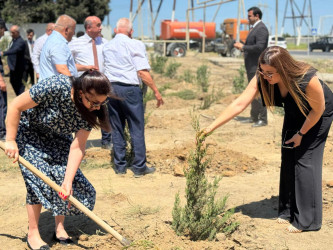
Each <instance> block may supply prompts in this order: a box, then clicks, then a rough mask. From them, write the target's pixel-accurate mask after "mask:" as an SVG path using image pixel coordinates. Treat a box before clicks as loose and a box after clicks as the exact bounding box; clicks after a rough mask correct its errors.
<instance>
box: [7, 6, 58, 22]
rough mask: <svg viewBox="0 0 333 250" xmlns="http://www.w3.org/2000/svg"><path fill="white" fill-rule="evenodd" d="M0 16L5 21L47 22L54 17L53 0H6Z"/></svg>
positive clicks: (52, 20)
mask: <svg viewBox="0 0 333 250" xmlns="http://www.w3.org/2000/svg"><path fill="white" fill-rule="evenodd" d="M3 2H4V5H3V6H4V7H3V9H2V10H1V16H2V18H3V19H4V20H5V21H6V22H7V23H15V24H23V23H48V22H54V21H55V19H56V14H55V11H54V10H55V3H54V1H53V0H32V1H24V0H21V1H18V0H6V1H3Z"/></svg>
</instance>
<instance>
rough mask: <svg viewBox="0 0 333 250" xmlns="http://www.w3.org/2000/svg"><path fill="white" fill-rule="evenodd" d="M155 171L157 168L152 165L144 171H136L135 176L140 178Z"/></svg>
mask: <svg viewBox="0 0 333 250" xmlns="http://www.w3.org/2000/svg"><path fill="white" fill-rule="evenodd" d="M155 171H156V168H154V167H151V168H149V167H147V168H146V170H145V171H143V172H142V173H134V177H135V178H140V177H142V176H144V175H146V174H152V173H154V172H155Z"/></svg>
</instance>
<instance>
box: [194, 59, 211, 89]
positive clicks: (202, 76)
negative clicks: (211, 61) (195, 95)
mask: <svg viewBox="0 0 333 250" xmlns="http://www.w3.org/2000/svg"><path fill="white" fill-rule="evenodd" d="M208 78H209V71H208V66H207V65H201V66H200V67H199V68H198V69H197V83H198V85H199V86H200V87H201V89H202V91H203V92H207V91H208V87H209V84H208Z"/></svg>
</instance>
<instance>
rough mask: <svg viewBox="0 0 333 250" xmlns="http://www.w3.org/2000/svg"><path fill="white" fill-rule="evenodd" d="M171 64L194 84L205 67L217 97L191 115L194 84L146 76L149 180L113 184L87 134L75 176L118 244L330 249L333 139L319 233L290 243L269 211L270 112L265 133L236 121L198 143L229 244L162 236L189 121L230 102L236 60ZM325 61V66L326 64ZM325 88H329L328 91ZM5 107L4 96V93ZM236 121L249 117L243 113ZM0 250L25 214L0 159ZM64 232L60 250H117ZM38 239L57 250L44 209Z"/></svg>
mask: <svg viewBox="0 0 333 250" xmlns="http://www.w3.org/2000/svg"><path fill="white" fill-rule="evenodd" d="M172 60H175V61H176V62H180V63H181V64H182V65H181V67H180V68H179V70H178V73H177V75H178V76H181V75H182V74H183V72H184V71H185V70H187V69H190V70H192V73H193V75H195V71H196V69H197V68H198V67H199V66H201V65H203V64H205V65H207V66H208V67H209V71H210V77H209V82H210V90H211V89H213V88H214V89H215V90H222V91H223V93H224V95H223V97H221V98H220V99H219V100H218V101H217V102H216V103H214V104H212V105H211V106H210V108H209V109H205V110H201V109H198V107H200V105H201V103H202V96H201V94H200V91H199V89H198V87H197V85H195V84H190V83H186V82H184V81H183V80H179V78H177V79H169V78H166V77H164V76H161V75H157V74H154V79H155V81H156V83H157V85H158V86H159V87H163V86H165V85H168V86H169V88H168V89H167V90H165V91H164V92H163V96H164V101H165V105H164V106H162V107H160V108H159V109H156V107H155V105H156V103H155V101H154V100H152V101H149V102H148V105H147V112H148V113H150V116H149V118H148V123H147V125H146V145H147V158H148V164H149V165H150V166H155V167H156V168H157V171H156V173H155V174H153V175H148V176H145V177H143V178H134V177H133V173H132V172H131V171H128V172H127V174H126V175H124V176H118V175H116V174H115V173H114V171H113V169H112V168H111V164H110V160H111V156H110V152H109V151H108V150H104V149H101V148H100V147H99V139H100V132H99V131H93V132H92V134H91V136H90V138H89V142H88V144H87V153H86V157H85V160H84V162H83V164H82V167H81V169H82V170H83V172H84V174H85V175H86V176H87V178H88V179H89V180H90V182H91V183H92V184H93V185H94V187H95V188H96V190H97V200H96V206H95V209H94V213H95V214H96V215H97V216H99V217H100V218H102V219H103V220H105V221H106V222H107V223H108V224H109V225H110V226H112V227H113V228H114V229H115V230H117V231H118V232H119V233H120V234H121V235H123V236H124V237H126V238H127V239H130V240H131V241H133V243H132V245H131V246H130V247H129V248H128V249H193V250H197V249H198V250H199V249H200V250H201V249H311V250H312V249H329V248H331V249H332V239H333V187H332V182H333V140H332V135H333V133H332V131H331V132H330V135H329V138H328V141H327V143H326V148H325V155H324V164H323V201H324V203H323V225H322V228H321V230H320V231H318V232H305V233H300V234H290V233H287V232H286V231H285V227H286V226H285V225H280V224H277V223H276V222H275V220H276V216H277V207H278V186H279V170H280V169H279V168H280V145H281V143H280V138H281V126H282V118H283V117H282V116H281V115H280V114H279V112H272V113H271V112H269V118H268V119H269V124H268V126H265V127H261V128H252V127H251V125H249V124H242V123H239V122H237V121H235V120H232V121H230V122H229V123H228V124H226V125H225V126H223V127H221V128H219V129H218V130H216V132H215V133H214V134H213V135H211V136H210V137H209V138H208V139H207V145H208V148H209V154H211V155H213V161H212V163H211V165H210V166H209V168H208V169H207V176H208V178H209V179H210V180H211V179H212V178H213V177H214V176H219V175H223V176H224V177H223V179H222V180H221V182H220V186H219V189H218V193H217V198H220V197H223V196H225V195H229V198H228V202H227V204H228V208H232V207H234V208H235V211H236V212H235V214H234V216H233V219H234V220H236V221H238V222H239V223H240V226H239V228H238V229H237V231H236V232H234V233H233V234H232V235H231V236H228V237H227V236H225V235H223V234H219V235H218V238H217V240H215V241H198V242H194V241H191V240H189V239H188V238H187V237H184V236H177V235H176V234H175V232H174V231H173V230H172V228H171V225H170V224H171V221H172V214H171V212H172V208H173V204H174V200H175V195H176V193H177V192H180V195H181V201H182V204H184V202H185V200H184V193H185V184H186V180H185V177H183V176H182V169H183V167H185V166H186V158H187V156H188V154H189V153H190V151H191V150H192V149H193V147H194V136H195V133H194V130H193V129H192V127H191V114H190V113H191V112H192V113H194V114H196V115H198V116H199V120H200V124H201V127H202V128H203V127H205V126H207V125H208V124H209V123H210V122H211V121H212V120H213V119H214V118H215V117H217V116H218V114H219V113H220V112H221V111H222V110H223V109H224V108H225V107H226V105H227V104H228V103H230V102H231V101H232V100H233V99H235V98H236V97H237V95H234V94H231V89H232V79H233V78H234V77H235V76H236V75H237V74H238V72H237V69H238V68H239V67H240V65H241V64H242V63H243V60H242V59H230V58H221V57H217V56H216V55H213V54H206V55H202V54H196V53H189V55H187V56H186V57H185V58H177V59H171V58H170V59H169V61H172ZM332 62H333V61H331V63H329V64H330V65H332ZM330 87H332V84H330ZM184 89H191V90H193V91H195V92H197V93H198V94H197V96H198V97H197V98H196V99H194V100H183V99H181V98H179V97H176V96H174V95H172V94H173V93H177V92H179V91H181V90H184ZM9 94H10V97H9V102H10V101H11V99H12V97H13V93H12V89H11V88H9ZM242 116H249V108H248V109H246V110H245V111H244V113H243V114H242ZM0 161H1V163H0V190H1V195H0V211H1V213H0V222H1V223H0V249H24V248H25V247H26V243H25V240H26V233H27V215H26V210H25V187H24V182H23V179H22V177H21V175H20V172H19V169H18V167H17V165H13V164H12V163H11V162H10V161H8V160H7V159H6V158H5V156H4V154H3V153H2V152H0ZM66 226H67V230H68V233H69V234H70V235H71V236H72V237H73V240H74V241H75V244H74V245H73V246H68V247H66V249H122V245H121V244H120V243H119V242H118V241H117V240H116V239H115V238H114V237H112V235H110V234H106V233H105V232H104V231H103V230H101V228H100V227H99V226H98V225H96V224H95V222H93V221H92V220H90V219H89V218H87V217H85V216H77V217H70V218H68V219H67V220H66ZM40 230H41V234H42V238H43V239H44V240H45V241H46V242H47V243H49V244H50V246H51V248H52V249H64V247H62V246H61V245H59V244H57V243H56V242H54V241H53V240H52V235H53V230H54V221H53V218H52V215H51V214H50V213H49V212H48V211H46V210H43V211H42V214H41V219H40Z"/></svg>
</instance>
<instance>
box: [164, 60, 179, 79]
mask: <svg viewBox="0 0 333 250" xmlns="http://www.w3.org/2000/svg"><path fill="white" fill-rule="evenodd" d="M181 65H182V64H181V63H177V62H175V61H172V62H169V64H168V66H167V68H166V72H165V74H164V75H165V76H166V77H169V78H176V73H177V69H178V68H179V67H180V66H181Z"/></svg>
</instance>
